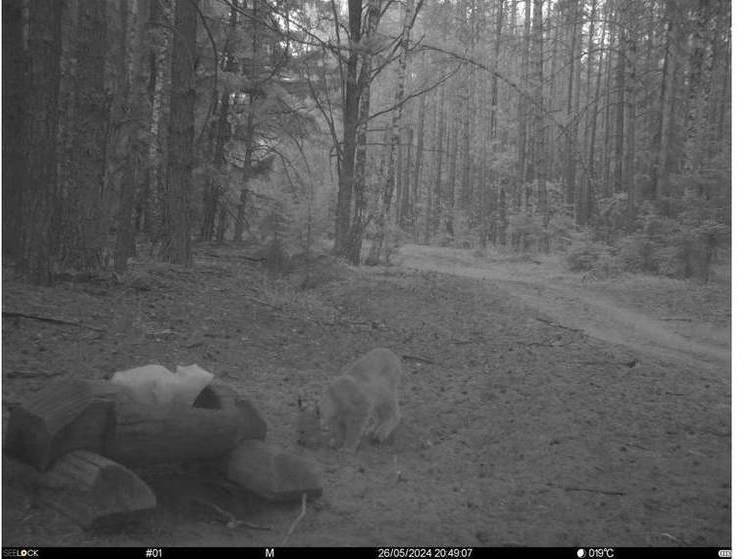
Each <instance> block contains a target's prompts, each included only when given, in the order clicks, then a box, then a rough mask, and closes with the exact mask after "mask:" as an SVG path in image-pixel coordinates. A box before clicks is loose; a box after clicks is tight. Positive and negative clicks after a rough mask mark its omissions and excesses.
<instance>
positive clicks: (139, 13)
mask: <svg viewBox="0 0 746 559" xmlns="http://www.w3.org/2000/svg"><path fill="white" fill-rule="evenodd" d="M145 6H146V3H145V2H143V1H142V0H136V1H134V2H133V1H131V0H120V10H121V13H122V19H123V22H122V23H123V26H124V29H125V37H126V40H125V49H124V52H125V79H124V95H123V97H124V99H125V106H126V110H124V111H123V114H122V119H123V120H125V119H130V120H131V121H130V122H122V123H120V127H121V128H122V131H123V133H124V142H123V144H124V145H123V151H124V154H125V156H124V159H125V169H124V176H123V178H122V185H121V188H120V192H119V210H118V215H117V240H116V243H117V244H116V251H115V256H114V268H115V269H116V270H117V271H118V272H123V271H124V270H125V269H126V268H127V258H128V257H129V256H132V255H133V252H134V251H133V248H134V221H133V220H134V215H133V213H134V205H135V192H136V190H137V176H138V175H137V167H138V165H137V157H136V155H137V151H138V147H139V146H138V145H137V141H138V140H137V133H138V132H139V130H140V124H139V122H140V119H138V118H134V117H136V116H140V115H139V113H140V112H141V110H140V107H141V106H142V102H143V91H142V87H141V85H140V61H141V59H142V56H141V54H142V52H141V49H142V44H143V35H144V30H145V18H143V11H144V9H145Z"/></svg>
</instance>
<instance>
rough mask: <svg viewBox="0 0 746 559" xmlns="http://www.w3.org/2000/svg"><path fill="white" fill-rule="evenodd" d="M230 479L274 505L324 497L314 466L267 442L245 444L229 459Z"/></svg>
mask: <svg viewBox="0 0 746 559" xmlns="http://www.w3.org/2000/svg"><path fill="white" fill-rule="evenodd" d="M225 471H226V477H227V478H228V479H229V480H231V481H233V482H235V483H237V484H239V485H240V486H242V487H244V488H245V489H247V490H249V491H251V492H252V493H255V494H256V495H259V496H260V497H263V498H264V499H267V500H268V501H273V502H285V501H299V500H300V499H301V496H302V495H303V493H305V494H306V496H307V498H308V499H313V498H316V497H319V496H320V495H321V481H320V479H319V475H318V473H317V471H316V467H315V465H314V464H312V463H311V462H308V461H306V460H303V459H301V458H299V457H297V456H293V455H290V454H287V453H285V452H282V451H280V450H279V449H276V448H274V447H272V446H270V445H268V444H267V443H265V442H263V441H257V440H245V441H243V442H242V443H241V445H240V446H238V447H237V448H236V449H235V450H233V452H231V453H230V455H229V456H228V460H227V461H226V468H225Z"/></svg>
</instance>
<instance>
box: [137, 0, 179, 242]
mask: <svg viewBox="0 0 746 559" xmlns="http://www.w3.org/2000/svg"><path fill="white" fill-rule="evenodd" d="M174 1H175V0H158V1H153V0H151V4H150V6H151V18H152V19H153V20H154V21H157V22H159V23H160V24H161V26H158V27H156V28H155V29H154V30H153V34H154V39H155V47H154V53H153V56H152V58H151V62H152V67H151V72H152V77H151V81H152V87H153V101H152V110H151V116H150V145H149V146H148V182H147V188H146V193H145V196H144V198H145V200H144V206H145V230H146V231H147V233H148V236H149V237H150V240H151V243H152V244H153V245H154V246H156V245H157V244H158V243H159V242H160V240H161V237H162V235H163V228H164V225H165V224H164V211H165V205H166V202H165V191H166V186H165V182H166V158H165V157H164V155H165V153H166V151H167V148H168V145H167V142H168V129H167V123H168V119H169V113H170V105H171V99H170V96H169V90H170V88H171V64H170V62H171V56H170V53H171V44H172V42H173V32H172V30H171V28H172V27H173V22H174Z"/></svg>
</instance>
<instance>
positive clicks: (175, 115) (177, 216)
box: [162, 0, 197, 266]
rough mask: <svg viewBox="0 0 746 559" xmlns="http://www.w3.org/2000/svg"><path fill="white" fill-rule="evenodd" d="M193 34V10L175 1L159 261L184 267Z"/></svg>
mask: <svg viewBox="0 0 746 559" xmlns="http://www.w3.org/2000/svg"><path fill="white" fill-rule="evenodd" d="M196 31H197V10H196V7H195V5H194V4H193V2H192V0H176V18H175V34H174V35H175V36H174V52H173V61H172V66H171V79H172V83H171V112H170V115H169V126H168V136H169V138H168V179H167V182H166V219H165V228H164V229H165V231H164V243H163V253H162V257H163V258H164V259H165V260H166V261H168V262H171V263H174V264H181V265H184V266H189V265H191V262H192V253H191V235H190V232H189V229H190V215H189V198H190V195H191V190H192V164H193V141H194V100H195V89H194V63H195V56H196Z"/></svg>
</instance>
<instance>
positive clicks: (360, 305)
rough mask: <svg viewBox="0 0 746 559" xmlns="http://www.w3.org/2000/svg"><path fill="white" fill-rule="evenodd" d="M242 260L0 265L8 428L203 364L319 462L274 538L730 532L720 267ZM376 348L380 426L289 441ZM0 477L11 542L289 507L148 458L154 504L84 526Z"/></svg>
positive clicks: (111, 541)
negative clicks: (100, 267) (56, 386)
mask: <svg viewBox="0 0 746 559" xmlns="http://www.w3.org/2000/svg"><path fill="white" fill-rule="evenodd" d="M246 256H247V253H246V250H245V249H244V248H241V246H240V245H239V246H238V247H236V246H230V247H229V246H225V245H217V244H202V245H199V246H197V247H196V248H195V251H194V266H193V267H192V268H183V267H180V266H174V265H169V264H163V263H154V262H149V261H145V260H139V261H136V262H135V263H134V264H133V265H131V266H130V267H129V270H128V271H127V272H126V273H124V274H122V275H119V276H113V275H103V274H102V275H100V276H97V277H98V279H97V280H89V281H72V280H71V281H68V282H63V283H60V284H58V285H56V286H54V287H40V286H32V285H29V284H27V283H25V282H23V281H21V280H18V279H16V278H15V277H14V275H13V273H12V271H11V270H10V269H9V268H5V269H4V270H3V294H2V295H3V340H2V344H3V345H2V349H3V354H2V371H3V372H2V380H3V385H2V389H3V400H2V402H3V427H5V423H6V420H7V416H8V409H9V407H11V406H12V405H14V404H17V403H18V402H19V401H21V400H22V399H23V397H24V396H26V395H29V394H31V393H33V392H34V391H37V390H39V389H40V388H42V387H43V386H44V385H45V384H46V383H48V382H50V381H51V380H56V379H63V378H84V379H103V378H109V377H110V376H111V375H112V374H113V373H114V372H115V371H118V370H123V369H127V368H131V367H136V366H140V365H144V364H147V363H159V364H162V365H164V366H166V367H168V368H171V369H173V368H175V367H176V365H188V364H192V363H197V364H199V365H200V366H202V367H203V368H205V369H207V370H209V371H211V372H212V373H214V374H215V375H216V376H217V377H218V378H220V379H221V380H223V381H225V382H228V383H230V384H231V385H232V386H233V387H235V388H236V389H237V390H238V391H240V392H241V393H242V394H244V395H246V396H248V397H249V398H251V399H252V401H253V402H254V403H255V404H256V405H257V406H258V408H259V409H260V411H261V412H262V413H263V415H264V417H265V419H266V420H267V423H268V425H269V431H268V436H267V438H268V441H269V442H271V443H273V444H277V445H279V446H281V447H283V448H285V449H286V450H288V451H290V452H293V453H298V454H301V455H302V456H305V457H307V458H310V459H312V460H314V461H316V462H317V463H318V464H319V465H320V469H321V472H322V478H323V486H324V493H323V495H322V497H321V498H319V499H318V500H316V501H313V502H312V503H310V504H309V507H308V510H307V513H306V515H305V517H304V518H303V519H302V520H301V521H300V523H299V524H298V525H297V527H296V528H295V529H294V531H293V533H292V534H291V535H290V537H289V539H288V540H287V545H296V546H312V545H325V546H341V545H366V546H367V545H394V544H402V545H469V546H472V545H474V546H477V545H492V546H510V545H557V546H579V545H587V544H588V543H589V542H595V543H602V544H603V545H613V546H721V547H728V546H730V542H731V531H730V527H731V504H730V503H731V496H730V493H731V488H730V479H731V466H730V443H731V424H730V417H731V415H730V410H731V395H730V359H729V354H730V345H729V338H730V278H729V277H728V276H727V275H726V274H727V270H724V269H721V268H719V267H716V268H715V269H714V274H713V278H712V280H711V281H710V282H709V283H707V284H702V283H696V282H691V281H681V280H670V279H663V278H653V277H648V276H633V275H628V276H625V277H623V278H620V279H609V280H604V281H596V280H593V279H588V278H584V277H583V276H581V275H578V274H572V273H569V272H567V271H564V270H563V269H562V267H561V266H560V265H559V263H558V261H557V260H556V259H553V258H551V257H531V258H527V257H518V256H511V255H508V254H499V253H495V254H488V255H483V256H480V257H477V256H475V253H474V251H467V250H454V249H435V248H425V247H419V246H413V245H407V246H405V247H403V248H402V249H401V250H400V252H399V254H398V255H396V256H395V257H394V259H393V260H394V266H391V267H387V268H384V267H375V268H353V267H350V266H347V265H344V264H341V263H339V262H337V261H336V260H333V259H331V258H329V257H326V256H318V257H317V258H316V259H314V260H312V263H311V264H310V265H308V266H307V267H306V268H300V269H296V270H295V271H293V272H292V273H290V274H289V275H287V276H283V277H270V276H269V275H268V274H267V272H266V271H265V270H264V269H263V268H262V266H261V264H260V263H258V262H256V261H252V260H249V259H247V258H246ZM301 285H303V286H304V287H305V289H301V287H300V286H301ZM602 311H603V312H602ZM42 319H54V320H57V321H62V322H50V321H48V320H42ZM377 346H384V347H389V348H390V349H392V350H393V351H395V352H396V353H397V354H399V355H400V356H401V357H402V358H403V362H404V385H403V392H402V395H401V407H402V415H403V419H402V423H401V425H400V426H399V427H398V428H397V430H396V432H395V437H394V440H393V441H392V442H390V443H387V444H383V445H381V446H374V445H370V444H365V445H363V446H362V447H361V449H360V450H359V452H358V453H357V454H355V455H346V454H343V453H340V452H336V451H333V450H326V449H319V450H310V449H304V448H301V447H299V446H297V444H296V433H295V414H296V402H297V399H298V396H302V397H303V398H304V399H313V398H314V397H316V396H317V395H318V394H319V393H320V391H321V390H322V389H323V387H324V385H325V383H326V382H327V381H328V380H329V379H330V378H331V377H332V376H334V375H336V374H337V373H338V371H339V370H340V369H341V368H342V367H343V366H344V365H345V364H347V363H349V362H350V361H352V360H353V359H355V358H356V357H358V356H360V355H361V354H363V353H364V352H366V351H368V350H369V349H371V348H373V347H377ZM3 471H4V474H5V476H4V479H3V527H2V528H3V537H4V545H24V546H28V545H34V546H36V545H39V546H41V545H64V546H73V545H84V546H124V545H162V546H203V545H224V546H265V545H280V543H281V542H282V541H283V539H284V538H285V536H286V533H287V531H288V528H289V527H290V525H291V524H292V522H293V521H294V519H295V518H296V516H297V515H298V512H299V509H300V504H299V503H298V504H292V505H287V506H278V505H269V504H266V503H263V502H261V501H259V500H257V499H255V498H252V497H250V496H249V495H246V494H240V493H237V492H235V491H227V489H226V488H225V487H221V488H217V487H215V486H213V485H210V484H208V483H207V481H206V480H204V479H199V478H195V477H193V476H192V477H190V474H188V473H183V475H181V476H174V475H173V471H170V470H169V471H166V470H164V469H161V470H158V469H155V468H154V469H153V470H152V471H148V472H143V477H144V478H145V479H147V480H148V481H149V482H150V483H151V484H152V486H153V487H154V488H155V489H156V491H157V495H158V499H159V506H158V508H157V509H156V510H155V512H154V513H152V514H148V515H147V516H143V517H141V518H137V519H133V520H132V521H128V522H126V523H125V522H118V523H116V524H115V525H113V526H105V527H97V528H96V529H91V530H87V531H82V530H81V529H79V528H77V527H76V526H75V525H74V524H73V523H72V522H70V521H69V520H67V519H66V518H65V517H64V516H62V515H61V514H59V513H57V512H55V511H53V510H49V509H45V508H42V507H38V506H36V505H35V503H34V501H33V499H32V497H31V495H29V494H27V493H25V492H24V491H23V490H22V488H20V487H19V486H18V485H17V484H16V483H15V482H14V479H12V472H11V471H10V470H9V469H8V468H7V467H6V468H4V469H3ZM221 511H222V512H221ZM225 512H228V513H229V514H230V515H233V517H235V518H236V519H240V520H245V521H248V522H251V523H252V524H254V525H256V526H258V527H261V528H266V529H251V528H248V527H246V526H239V527H230V526H232V524H230V523H229V522H228V519H227V516H226V515H225V514H224V513H225Z"/></svg>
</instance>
